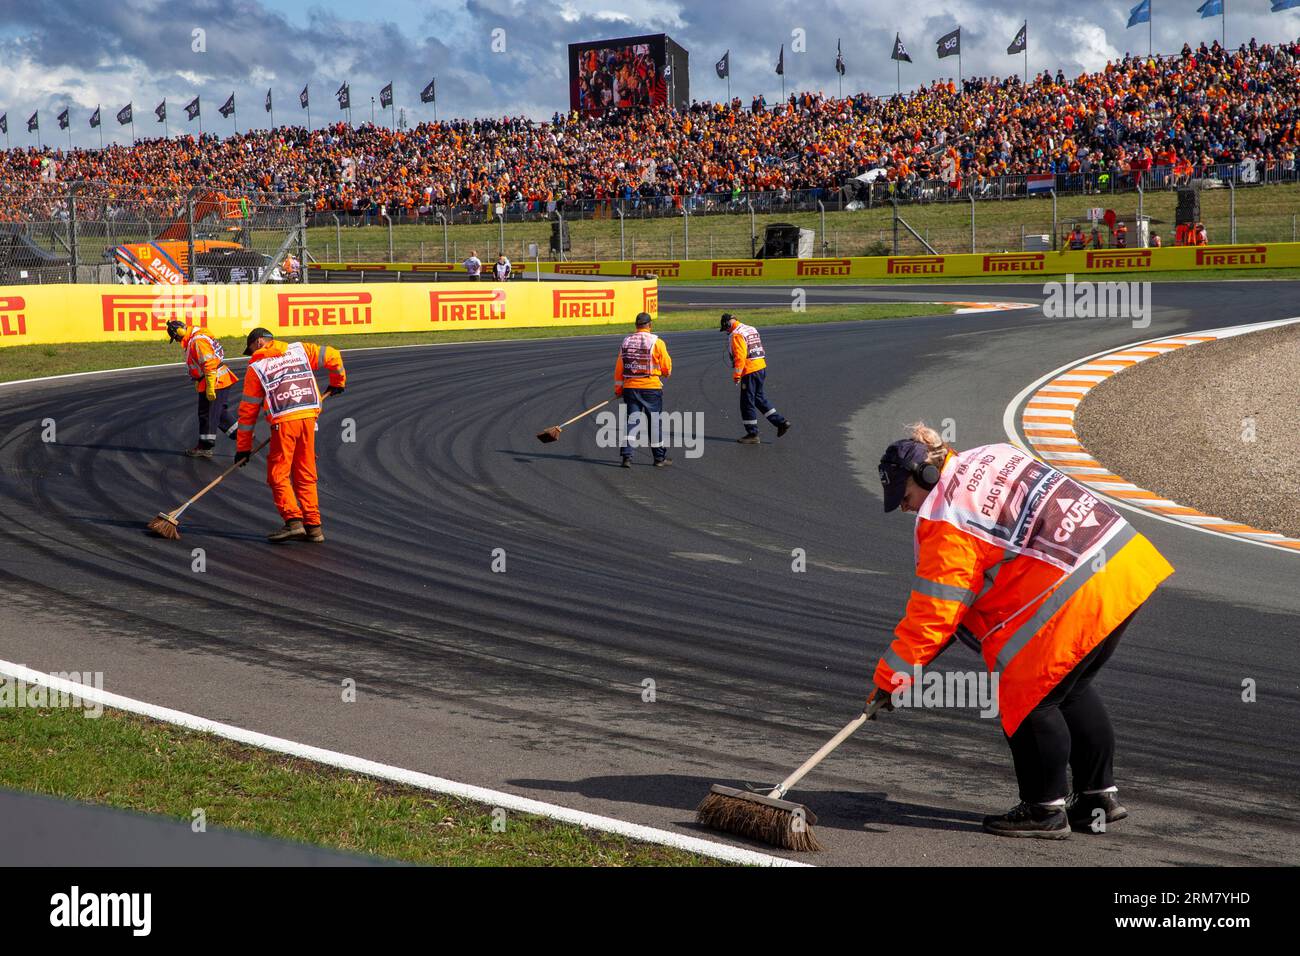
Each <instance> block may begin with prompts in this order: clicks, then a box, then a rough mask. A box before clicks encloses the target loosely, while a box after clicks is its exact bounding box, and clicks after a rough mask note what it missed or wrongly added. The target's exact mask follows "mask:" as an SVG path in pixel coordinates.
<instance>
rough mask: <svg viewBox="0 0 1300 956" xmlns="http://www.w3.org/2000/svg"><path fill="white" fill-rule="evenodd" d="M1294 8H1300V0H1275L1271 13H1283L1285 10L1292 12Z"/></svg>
mask: <svg viewBox="0 0 1300 956" xmlns="http://www.w3.org/2000/svg"><path fill="white" fill-rule="evenodd" d="M1293 7H1300V0H1273V6H1272V7H1270V8H1269V11H1268V12H1269V13H1281V12H1282V11H1283V10H1290V9H1292V8H1293Z"/></svg>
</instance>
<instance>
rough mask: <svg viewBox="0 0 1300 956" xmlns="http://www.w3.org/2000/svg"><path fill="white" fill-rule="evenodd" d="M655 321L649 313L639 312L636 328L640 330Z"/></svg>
mask: <svg viewBox="0 0 1300 956" xmlns="http://www.w3.org/2000/svg"><path fill="white" fill-rule="evenodd" d="M653 321H654V319H653V318H651V316H650V313H649V312H638V313H637V316H636V327H637V328H638V329H639V328H641V327H642V326H645V325H649V324H650V323H651V322H653Z"/></svg>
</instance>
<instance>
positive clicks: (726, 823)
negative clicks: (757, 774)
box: [695, 784, 822, 851]
mask: <svg viewBox="0 0 1300 956" xmlns="http://www.w3.org/2000/svg"><path fill="white" fill-rule="evenodd" d="M695 819H696V822H697V823H699V824H700V826H703V827H708V828H709V829H710V830H718V831H721V832H723V833H734V834H735V835H736V836H742V837H748V838H749V839H751V840H759V841H761V842H763V843H767V844H770V845H771V846H775V847H780V848H781V849H783V850H798V851H805V850H820V849H821V848H822V845H821V844H820V843H818V842H817V837H816V836H815V835H814V834H813V832H812V825H813V824H814V823H816V822H817V815H816V814H814V813H813V812H812V811H811V810H809V809H808V808H807V807H805V806H804V805H803V804H801V803H792V802H790V801H789V800H778V799H776V798H775V797H766V796H763V794H761V793H750V792H749V791H747V790H736V789H735V788H733V787H724V786H721V785H720V784H714V785H713V787H712V789H710V790H709V795H708V796H707V797H705V798H704V800H703V802H701V803H700V805H699V807H697V808H696V810H695Z"/></svg>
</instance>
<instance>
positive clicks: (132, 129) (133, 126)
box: [131, 104, 135, 146]
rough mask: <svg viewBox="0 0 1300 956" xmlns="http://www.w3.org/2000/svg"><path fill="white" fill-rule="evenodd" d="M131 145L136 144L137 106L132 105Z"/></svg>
mask: <svg viewBox="0 0 1300 956" xmlns="http://www.w3.org/2000/svg"><path fill="white" fill-rule="evenodd" d="M131 145H132V146H134V145H135V106H134V104H133V105H132V106H131Z"/></svg>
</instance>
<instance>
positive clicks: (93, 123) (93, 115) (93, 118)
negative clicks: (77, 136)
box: [90, 106, 99, 129]
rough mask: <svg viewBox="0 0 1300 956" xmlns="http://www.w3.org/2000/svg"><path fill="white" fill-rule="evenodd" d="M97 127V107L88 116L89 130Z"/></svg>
mask: <svg viewBox="0 0 1300 956" xmlns="http://www.w3.org/2000/svg"><path fill="white" fill-rule="evenodd" d="M98 125H99V107H98V106H96V107H95V112H93V113H91V114H90V128H91V129H94V128H95V127H96V126H98Z"/></svg>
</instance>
